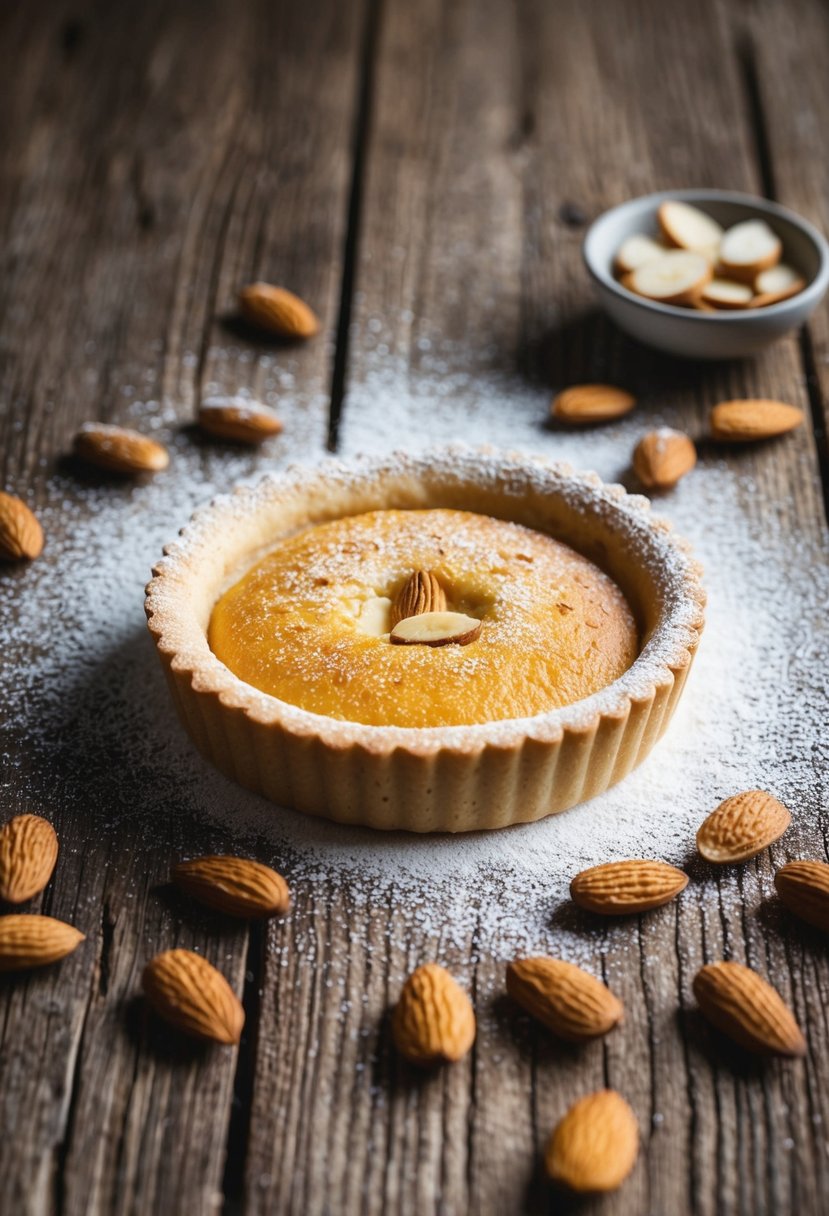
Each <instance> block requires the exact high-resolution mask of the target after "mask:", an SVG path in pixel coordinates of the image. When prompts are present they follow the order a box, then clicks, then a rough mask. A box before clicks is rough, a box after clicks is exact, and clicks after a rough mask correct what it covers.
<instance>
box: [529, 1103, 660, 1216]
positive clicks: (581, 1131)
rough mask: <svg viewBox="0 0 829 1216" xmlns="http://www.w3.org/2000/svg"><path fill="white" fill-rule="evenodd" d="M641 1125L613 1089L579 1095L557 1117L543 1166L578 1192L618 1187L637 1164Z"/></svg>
mask: <svg viewBox="0 0 829 1216" xmlns="http://www.w3.org/2000/svg"><path fill="white" fill-rule="evenodd" d="M638 1152H639V1127H638V1125H637V1122H636V1116H635V1115H634V1113H633V1111H632V1110H631V1108H630V1107H629V1106H628V1104H627V1102H626V1101H625V1100H624V1098H623V1097H622V1095H621V1094H618V1093H617V1092H616V1090H615V1089H600V1090H599V1091H598V1092H597V1093H593V1094H587V1096H586V1097H584V1098H580V1099H579V1101H578V1102H576V1103H575V1104H574V1105H573V1106H571V1107H570V1109H569V1110H568V1111H567V1114H566V1115H565V1116H564V1118H563V1119H562V1120H561V1121H560V1122H559V1124H558V1125H557V1127H556V1129H555V1131H554V1132H553V1135H552V1137H551V1139H550V1143H549V1145H548V1146H547V1151H546V1153H545V1154H544V1165H545V1167H546V1170H547V1174H548V1175H549V1177H550V1178H551V1179H552V1181H553V1182H555V1183H556V1184H557V1185H558V1186H563V1187H566V1188H567V1189H568V1190H570V1191H576V1192H577V1193H580V1194H590V1193H597V1192H602V1191H615V1190H616V1188H617V1187H619V1186H621V1185H622V1183H623V1182H624V1180H625V1179H626V1178H627V1176H628V1174H629V1173H630V1171H631V1170H632V1169H633V1167H634V1165H635V1164H636V1156H637V1154H638Z"/></svg>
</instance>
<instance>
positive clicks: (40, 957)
mask: <svg viewBox="0 0 829 1216" xmlns="http://www.w3.org/2000/svg"><path fill="white" fill-rule="evenodd" d="M83 940H84V934H83V933H81V932H80V931H79V930H78V929H75V928H74V926H72V925H67V924H65V923H64V922H63V921H62V920H55V919H54V917H52V916H27V915H25V913H19V912H15V913H13V914H12V915H11V916H0V971H28V970H30V969H31V968H32V967H45V966H46V964H47V963H54V962H57V960H58V959H59V958H65V957H66V955H67V954H71V953H72V951H73V950H74V949H75V948H76V947H77V946H78V945H79V944H80V943H81V942H82V941H83Z"/></svg>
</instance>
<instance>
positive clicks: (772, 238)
mask: <svg viewBox="0 0 829 1216" xmlns="http://www.w3.org/2000/svg"><path fill="white" fill-rule="evenodd" d="M782 252H783V246H782V244H781V242H780V237H779V236H777V235H776V233H774V232H772V230H771V228H769V226H768V224H767V223H766V222H765V220H744V221H743V222H742V223H741V224H735V225H734V227H733V228H729V229H728V231H727V232H725V233H724V234H723V238H722V240H721V241H720V249H719V262H720V266H721V267H722V269H723V270H724V271H725V272H726V274H727V275H728V276H730V277H731V278H735V279H742V280H744V281H745V282H746V283H751V284H753V283H754V280H755V279H756V278H757V275H758V274H760V272H761V271H763V270H767V269H768V268H769V267H770V266H774V265H776V264H777V262H779V261H780V255H781V253H782Z"/></svg>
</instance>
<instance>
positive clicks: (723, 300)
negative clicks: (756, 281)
mask: <svg viewBox="0 0 829 1216" xmlns="http://www.w3.org/2000/svg"><path fill="white" fill-rule="evenodd" d="M701 299H702V300H703V301H704V302H705V303H706V304H711V305H713V307H714V308H750V307H751V305H752V301H753V300H754V292H753V291H752V289H751V288H750V287H749V285H748V284H747V283H740V282H738V281H737V280H736V279H720V278H713V279H712V280H711V282H710V283H706V284H705V286H704V287H703V289H702V296H701Z"/></svg>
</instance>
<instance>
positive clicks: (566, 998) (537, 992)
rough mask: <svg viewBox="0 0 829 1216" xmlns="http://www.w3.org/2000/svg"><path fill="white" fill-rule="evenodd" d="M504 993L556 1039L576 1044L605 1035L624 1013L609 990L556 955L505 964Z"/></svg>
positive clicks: (587, 973)
mask: <svg viewBox="0 0 829 1216" xmlns="http://www.w3.org/2000/svg"><path fill="white" fill-rule="evenodd" d="M507 992H508V993H509V994H510V996H511V997H512V999H513V1000H514V1001H516V1002H517V1003H518V1004H519V1005H520V1006H521V1008H522V1009H525V1010H526V1011H527V1013H529V1014H532V1016H533V1017H534V1018H537V1019H538V1021H539V1022H542V1023H543V1024H544V1025H545V1026H546V1027H547V1029H548V1030H551V1031H552V1032H553V1034H555V1035H557V1036H558V1037H559V1038H560V1039H566V1040H567V1041H568V1042H570V1043H580V1042H582V1041H584V1040H587V1039H595V1038H597V1037H598V1036H599V1035H602V1034H607V1032H608V1031H609V1030H612V1029H613V1027H614V1026H615V1025H616V1024H617V1023H618V1022H621V1020H622V1018H623V1016H624V1009H623V1006H622V1002H621V1001H620V1000H618V999H617V998H616V997H615V996H614V995H613V993H612V992H611V991H610V989H609V988H608V987H607V986H606V985H605V984H603V983H602V982H601V980H598V979H596V977H595V976H594V975H590V973H589V972H588V971H582V969H581V967H577V966H576V965H575V963H567V962H565V961H564V960H563V959H560V958H544V957H541V958H524V959H516V960H515V962H512V963H508V964H507Z"/></svg>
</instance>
